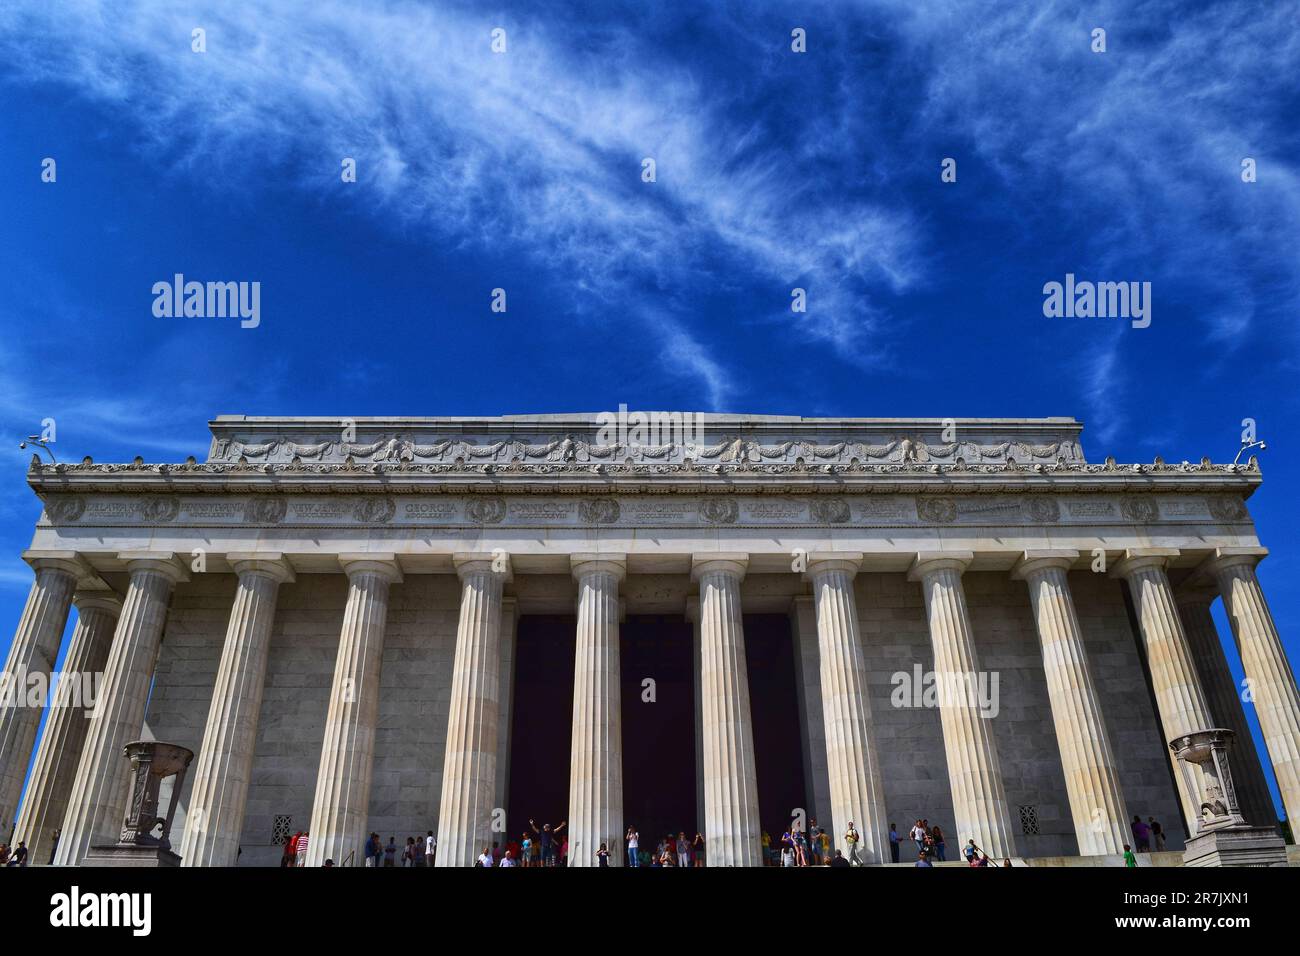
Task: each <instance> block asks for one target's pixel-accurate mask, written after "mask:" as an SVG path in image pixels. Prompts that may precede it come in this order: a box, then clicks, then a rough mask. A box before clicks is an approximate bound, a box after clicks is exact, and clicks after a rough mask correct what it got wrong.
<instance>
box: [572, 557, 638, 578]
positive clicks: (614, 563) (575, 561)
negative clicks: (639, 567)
mask: <svg viewBox="0 0 1300 956" xmlns="http://www.w3.org/2000/svg"><path fill="white" fill-rule="evenodd" d="M569 568H570V570H571V571H572V572H573V576H574V577H575V578H577V579H579V580H581V579H582V576H583V575H584V574H598V573H605V574H613V575H615V576H616V577H617V578H618V579H619V580H620V581H622V580H623V579H624V578H625V577H627V555H626V554H572V555H569Z"/></svg>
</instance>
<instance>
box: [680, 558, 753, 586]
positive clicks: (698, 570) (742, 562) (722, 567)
mask: <svg viewBox="0 0 1300 956" xmlns="http://www.w3.org/2000/svg"><path fill="white" fill-rule="evenodd" d="M748 567H749V555H748V554H742V553H739V552H735V553H732V552H725V551H718V552H707V553H705V554H693V555H691V580H692V581H698V580H699V579H700V575H702V574H710V573H713V572H718V571H721V572H724V573H728V574H734V575H736V577H738V578H742V579H743V578H744V577H745V571H746V569H747V568H748Z"/></svg>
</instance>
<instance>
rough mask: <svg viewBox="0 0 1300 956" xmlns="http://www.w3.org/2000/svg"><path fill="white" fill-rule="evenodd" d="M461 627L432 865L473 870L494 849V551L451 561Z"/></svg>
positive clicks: (506, 573)
mask: <svg viewBox="0 0 1300 956" xmlns="http://www.w3.org/2000/svg"><path fill="white" fill-rule="evenodd" d="M453 561H454V562H455V565H456V573H457V574H459V575H460V581H461V592H460V594H461V596H460V623H459V624H458V625H457V631H456V658H455V662H454V663H453V665H452V672H451V713H450V715H449V716H448V720H447V747H446V755H445V757H444V759H443V768H442V799H441V801H440V805H439V809H438V855H437V856H436V857H435V858H434V865H435V866H473V865H474V860H475V859H476V858H477V857H478V855H479V854H480V853H482V852H483V848H484V847H485V846H491V845H492V839H493V836H492V817H493V811H494V810H495V809H496V803H495V801H496V779H497V766H496V763H497V747H498V743H499V741H498V732H499V728H498V726H497V723H498V721H499V720H500V718H501V704H500V693H501V686H500V682H501V613H502V591H503V589H504V587H505V584H506V581H507V580H509V577H510V562H509V558H508V556H506V554H505V553H504V552H501V553H499V554H495V555H494V554H490V553H489V554H457V555H454V556H453Z"/></svg>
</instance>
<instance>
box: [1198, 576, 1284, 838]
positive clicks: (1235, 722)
mask: <svg viewBox="0 0 1300 956" xmlns="http://www.w3.org/2000/svg"><path fill="white" fill-rule="evenodd" d="M1218 596H1219V591H1218V588H1217V587H1188V586H1187V585H1186V584H1184V585H1182V586H1180V587H1179V588H1178V590H1177V591H1175V592H1174V599H1175V600H1176V601H1177V602H1178V614H1179V616H1180V617H1181V618H1182V623H1183V633H1184V634H1186V635H1187V645H1188V646H1189V647H1190V648H1191V650H1192V661H1193V663H1194V664H1195V665H1196V674H1197V676H1198V677H1199V678H1200V680H1201V690H1203V691H1204V692H1205V703H1206V704H1207V705H1208V706H1209V708H1210V719H1211V720H1212V721H1213V722H1214V725H1215V726H1216V727H1226V728H1227V729H1228V730H1231V731H1232V732H1233V733H1235V734H1236V735H1237V739H1236V744H1235V746H1234V747H1233V748H1232V756H1231V758H1230V759H1231V761H1232V781H1233V783H1234V784H1236V787H1237V798H1238V800H1239V801H1240V804H1241V810H1242V813H1243V814H1244V815H1245V817H1246V822H1248V823H1251V824H1254V825H1255V826H1275V825H1276V824H1277V809H1276V808H1275V807H1274V806H1273V798H1272V796H1271V795H1270V794H1269V792H1268V781H1267V780H1266V779H1265V777H1264V768H1263V767H1262V766H1261V765H1260V762H1259V752H1258V751H1257V750H1256V749H1255V740H1254V738H1253V737H1252V736H1251V734H1250V727H1249V725H1248V724H1247V723H1246V715H1245V713H1244V711H1243V710H1242V708H1241V697H1240V696H1239V694H1240V692H1239V690H1238V688H1237V685H1236V682H1235V681H1234V680H1233V679H1232V671H1231V669H1230V668H1229V667H1228V658H1227V656H1226V655H1225V654H1224V652H1223V644H1222V642H1221V641H1220V640H1219V630H1218V628H1217V627H1215V625H1214V615H1213V614H1212V613H1211V612H1210V606H1211V605H1212V604H1213V603H1214V599H1215V598H1216V597H1218Z"/></svg>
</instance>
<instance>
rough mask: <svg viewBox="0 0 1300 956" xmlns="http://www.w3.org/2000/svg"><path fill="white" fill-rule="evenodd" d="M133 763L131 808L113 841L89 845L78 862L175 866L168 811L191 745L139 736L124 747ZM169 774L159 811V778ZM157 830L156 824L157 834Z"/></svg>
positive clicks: (191, 755) (181, 783)
mask: <svg viewBox="0 0 1300 956" xmlns="http://www.w3.org/2000/svg"><path fill="white" fill-rule="evenodd" d="M123 756H124V757H126V758H127V760H129V761H130V764H131V781H132V793H131V803H130V812H129V813H128V814H127V817H126V820H125V822H124V823H123V824H122V832H121V834H120V835H119V837H118V840H117V842H116V843H113V844H107V845H98V846H93V847H91V848H90V851H89V852H88V853H87V854H86V857H85V859H84V860H83V861H82V864H81V865H82V866H132V867H173V866H179V865H180V862H181V858H180V857H179V856H177V855H176V854H175V853H173V852H172V849H171V840H170V835H171V829H172V817H173V815H174V814H175V812H176V801H177V798H178V797H179V796H180V793H181V790H182V788H183V787H184V786H185V770H186V768H188V767H189V765H190V761H191V760H192V759H193V758H194V751H192V750H189V749H188V748H186V747H181V746H179V745H177V744H166V743H162V742H161V741H157V740H137V741H135V742H134V743H129V744H127V745H126V747H125V748H123ZM168 777H172V778H173V779H172V791H171V800H170V802H169V803H168V806H167V812H166V814H165V815H163V816H159V815H158V801H159V796H160V793H161V790H162V782H163V781H164V780H165V779H167V778H168ZM155 830H159V832H158V833H157V834H155V833H154V831H155Z"/></svg>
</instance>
